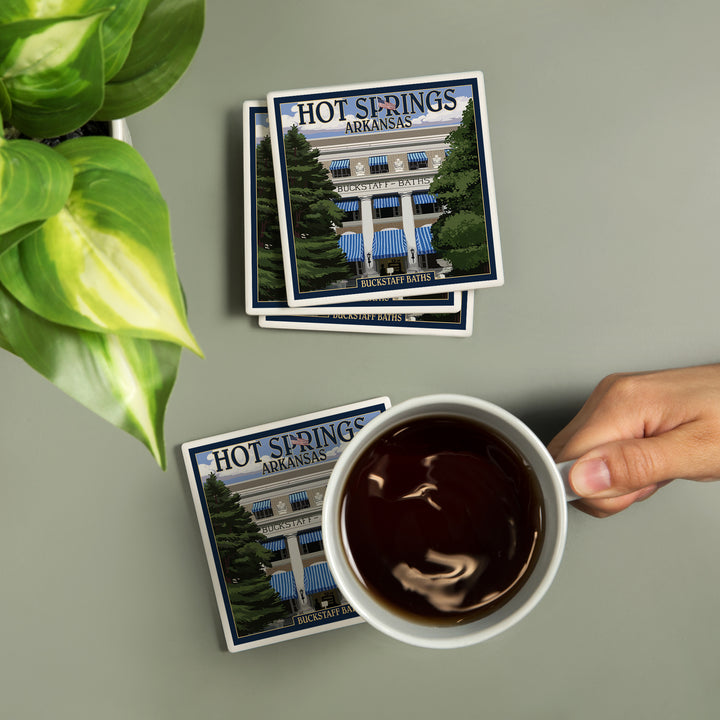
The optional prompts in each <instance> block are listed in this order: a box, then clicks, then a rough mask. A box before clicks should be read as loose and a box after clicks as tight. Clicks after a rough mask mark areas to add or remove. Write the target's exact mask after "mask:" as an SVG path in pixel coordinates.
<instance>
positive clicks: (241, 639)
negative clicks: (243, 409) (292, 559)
mask: <svg viewBox="0 0 720 720" xmlns="http://www.w3.org/2000/svg"><path fill="white" fill-rule="evenodd" d="M385 410H387V407H386V406H385V405H384V404H382V403H376V404H372V405H368V406H365V407H357V408H355V409H354V410H348V411H347V412H342V413H334V414H332V415H319V416H318V417H316V418H314V419H313V420H312V421H308V420H303V421H298V422H295V423H290V424H288V425H278V426H272V427H271V428H268V429H266V430H262V431H257V432H254V433H250V434H248V435H238V436H237V437H235V438H227V437H226V439H224V440H214V441H212V442H209V443H206V444H204V445H197V446H193V447H192V448H187V453H188V457H189V458H190V463H191V465H192V469H193V479H194V482H195V489H196V491H197V493H198V497H199V498H200V505H201V506H202V514H203V522H204V524H205V532H206V533H207V536H208V538H209V539H210V546H211V550H212V556H213V568H212V569H213V572H214V573H215V577H216V578H217V580H218V581H219V585H220V590H221V593H222V598H223V606H224V608H225V614H226V617H227V620H228V627H229V628H230V634H231V635H232V641H233V646H235V647H239V646H241V645H245V644H246V643H249V642H257V641H260V640H266V639H268V638H272V637H277V636H280V635H287V634H289V633H293V632H297V631H298V630H303V629H305V628H313V627H317V626H320V625H329V624H331V623H335V622H339V621H340V620H347V619H350V618H356V617H359V616H358V614H357V613H356V612H355V611H354V610H352V611H351V612H348V613H344V614H341V615H339V616H338V617H337V618H330V619H322V620H316V621H312V622H307V623H303V624H302V625H297V624H296V623H295V621H293V624H292V625H290V626H288V627H285V628H279V629H277V630H266V631H263V632H259V633H253V634H252V635H238V633H237V628H236V627H235V620H234V618H233V614H232V607H231V606H230V597H229V596H228V592H227V587H226V585H225V580H224V578H223V574H222V565H221V563H220V556H219V555H218V551H217V545H216V543H215V542H214V533H213V529H212V522H211V520H210V513H209V511H208V507H207V501H206V499H205V491H204V490H203V482H202V478H201V477H200V471H199V470H198V464H197V455H198V454H200V453H206V452H209V451H210V450H213V449H216V448H219V447H225V446H227V445H230V444H232V443H233V442H235V441H237V442H249V441H252V440H257V439H258V438H262V437H266V436H267V434H268V432H270V431H272V432H273V433H277V434H281V433H284V432H294V431H296V430H299V429H302V428H306V427H307V426H308V424H310V423H312V424H315V423H327V422H332V421H334V420H342V419H345V418H351V417H356V416H357V415H360V414H363V413H370V412H377V413H378V414H380V413H382V412H384V411H385ZM340 607H345V606H343V605H341V606H340ZM314 612H316V611H314ZM308 614H312V613H308ZM295 617H302V616H295Z"/></svg>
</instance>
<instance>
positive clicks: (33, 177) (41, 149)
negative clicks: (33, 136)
mask: <svg viewBox="0 0 720 720" xmlns="http://www.w3.org/2000/svg"><path fill="white" fill-rule="evenodd" d="M72 184H73V169H72V165H71V164H70V163H69V162H68V160H67V159H66V158H64V157H63V156H62V155H60V153H57V152H55V151H54V150H53V149H51V148H49V147H48V146H47V145H43V144H42V143H38V142H33V141H32V140H5V139H3V138H2V137H0V235H2V234H3V233H7V232H8V231H10V230H13V229H14V228H17V227H19V226H21V225H25V224H27V223H31V222H34V221H37V220H45V218H48V217H50V216H51V215H55V214H56V213H58V212H60V210H61V209H62V208H63V206H64V205H65V201H66V200H67V199H68V196H69V195H70V188H71V187H72ZM2 249H3V241H2V238H0V252H2Z"/></svg>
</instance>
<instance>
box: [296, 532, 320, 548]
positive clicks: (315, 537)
mask: <svg viewBox="0 0 720 720" xmlns="http://www.w3.org/2000/svg"><path fill="white" fill-rule="evenodd" d="M297 539H298V542H299V543H300V544H301V545H307V544H309V543H314V542H322V530H321V529H320V528H317V529H315V530H303V531H302V532H299V533H298V536H297Z"/></svg>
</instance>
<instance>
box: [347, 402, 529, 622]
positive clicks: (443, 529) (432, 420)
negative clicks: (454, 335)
mask: <svg viewBox="0 0 720 720" xmlns="http://www.w3.org/2000/svg"><path fill="white" fill-rule="evenodd" d="M340 512H341V517H340V524H341V529H342V534H343V543H344V546H345V552H346V554H347V555H348V559H349V561H350V565H351V567H353V568H354V571H355V573H356V575H357V576H358V579H359V580H360V581H361V582H362V583H363V584H364V585H365V586H366V587H367V589H368V590H369V592H370V593H371V594H372V595H373V596H375V598H376V599H377V600H378V601H379V602H381V603H382V604H384V605H386V606H388V607H389V608H390V609H392V610H393V611H394V612H396V613H398V614H400V615H402V616H405V617H407V618H408V619H411V620H414V621H416V622H424V623H431V624H436V625H437V624H455V623H461V622H469V621H472V620H476V619H478V618H480V617H484V616H486V615H488V614H490V613H491V612H493V611H494V610H496V609H497V608H498V607H499V606H501V605H503V604H504V603H506V602H507V601H508V600H509V599H510V598H511V597H513V596H514V595H515V594H516V593H517V592H518V590H519V589H520V588H521V587H522V585H523V583H524V581H525V579H526V578H527V577H528V576H529V575H530V573H531V571H532V568H533V567H534V565H535V563H536V561H537V557H538V555H539V553H540V548H541V546H542V540H543V504H542V496H541V493H540V489H539V486H538V481H537V479H536V477H535V475H534V473H533V471H532V469H531V468H530V467H529V466H528V465H527V463H526V462H525V461H524V460H523V458H522V456H521V455H520V454H519V453H518V452H517V451H516V450H515V449H514V448H513V447H512V446H511V445H510V444H509V443H508V442H507V441H506V440H505V439H504V438H502V437H500V436H499V435H498V434H497V433H496V432H494V431H492V430H489V429H488V428H486V427H484V426H483V425H481V424H479V423H476V422H474V421H471V420H468V419H466V418H460V417H454V416H444V415H440V416H431V417H423V418H418V419H415V420H412V421H409V422H406V423H403V424H401V425H398V426H396V427H394V428H392V429H390V430H389V431H387V432H386V433H385V434H384V435H382V436H381V437H380V438H378V439H377V440H376V441H374V442H373V444H372V445H371V446H370V447H368V448H367V449H366V450H365V451H364V452H363V453H362V454H361V455H360V457H359V458H358V459H357V461H356V462H355V464H354V465H353V467H352V469H351V471H350V474H349V476H348V479H347V482H346V485H345V489H344V494H343V499H342V502H341V509H340Z"/></svg>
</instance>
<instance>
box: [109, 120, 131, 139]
mask: <svg viewBox="0 0 720 720" xmlns="http://www.w3.org/2000/svg"><path fill="white" fill-rule="evenodd" d="M110 132H111V133H112V136H113V137H114V138H115V139H116V140H122V141H123V142H126V143H127V144H128V145H132V138H131V137H130V129H129V128H128V124H127V123H126V122H125V120H124V119H121V120H112V121H111V122H110Z"/></svg>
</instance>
